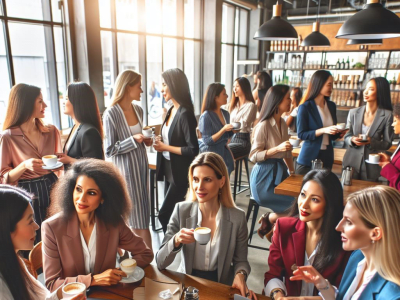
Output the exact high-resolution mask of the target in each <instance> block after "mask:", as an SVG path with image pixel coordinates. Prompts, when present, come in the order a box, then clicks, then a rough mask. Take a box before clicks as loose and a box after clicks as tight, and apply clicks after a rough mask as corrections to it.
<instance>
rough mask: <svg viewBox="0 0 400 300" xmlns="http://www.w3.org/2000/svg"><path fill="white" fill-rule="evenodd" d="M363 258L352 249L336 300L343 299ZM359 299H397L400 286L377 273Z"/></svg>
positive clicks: (399, 296) (399, 295)
mask: <svg viewBox="0 0 400 300" xmlns="http://www.w3.org/2000/svg"><path fill="white" fill-rule="evenodd" d="M363 259H364V255H363V254H362V252H361V251H360V250H357V251H354V252H353V254H352V255H351V256H350V259H349V262H348V263H347V266H346V269H345V270H344V274H343V277H342V281H341V282H340V286H339V293H338V295H337V296H336V300H343V297H344V295H345V294H346V292H347V290H348V289H349V288H350V286H351V283H352V282H353V280H354V278H355V277H356V270H357V265H358V263H359V262H360V261H362V260H363ZM359 299H360V300H399V299H400V286H398V285H397V284H395V283H393V282H391V281H388V280H386V279H383V278H382V277H381V276H380V275H379V274H378V273H376V274H375V276H374V277H373V278H372V279H371V281H370V282H369V283H368V285H367V286H366V287H365V289H364V291H363V292H362V293H361V295H360V298H359Z"/></svg>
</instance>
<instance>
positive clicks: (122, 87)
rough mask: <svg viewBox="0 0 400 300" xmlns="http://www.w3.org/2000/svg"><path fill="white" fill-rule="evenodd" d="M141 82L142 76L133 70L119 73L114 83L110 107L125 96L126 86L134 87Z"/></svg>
mask: <svg viewBox="0 0 400 300" xmlns="http://www.w3.org/2000/svg"><path fill="white" fill-rule="evenodd" d="M141 80H142V75H141V74H140V73H137V72H135V71H133V70H125V71H123V72H122V73H120V74H119V75H118V77H117V80H116V81H115V85H114V93H113V96H112V103H111V106H114V105H116V104H118V103H119V102H120V101H121V100H122V99H123V98H124V96H125V91H126V86H128V85H129V86H134V85H135V84H137V83H138V82H140V81H141ZM134 100H140V99H134Z"/></svg>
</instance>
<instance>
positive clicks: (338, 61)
mask: <svg viewBox="0 0 400 300" xmlns="http://www.w3.org/2000/svg"><path fill="white" fill-rule="evenodd" d="M336 69H340V60H339V58H338V59H337V63H336Z"/></svg>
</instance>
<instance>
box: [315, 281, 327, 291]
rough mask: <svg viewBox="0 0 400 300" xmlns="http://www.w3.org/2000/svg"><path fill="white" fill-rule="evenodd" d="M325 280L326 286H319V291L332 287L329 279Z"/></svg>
mask: <svg viewBox="0 0 400 300" xmlns="http://www.w3.org/2000/svg"><path fill="white" fill-rule="evenodd" d="M325 281H326V287H323V288H317V289H318V290H319V291H326V290H329V288H330V284H329V281H328V279H325Z"/></svg>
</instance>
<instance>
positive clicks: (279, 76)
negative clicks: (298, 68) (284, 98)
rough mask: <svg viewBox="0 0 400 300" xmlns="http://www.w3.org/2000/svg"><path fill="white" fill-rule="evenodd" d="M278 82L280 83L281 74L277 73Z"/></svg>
mask: <svg viewBox="0 0 400 300" xmlns="http://www.w3.org/2000/svg"><path fill="white" fill-rule="evenodd" d="M277 83H278V84H279V83H281V75H278V82H277Z"/></svg>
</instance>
